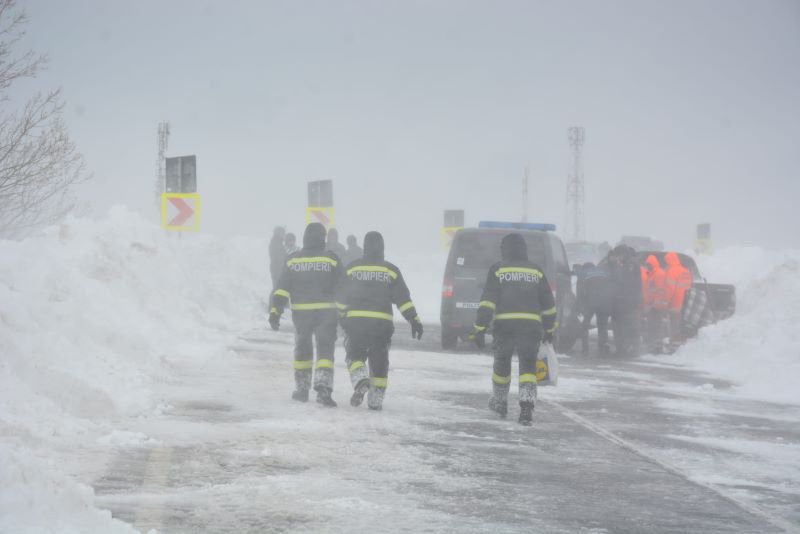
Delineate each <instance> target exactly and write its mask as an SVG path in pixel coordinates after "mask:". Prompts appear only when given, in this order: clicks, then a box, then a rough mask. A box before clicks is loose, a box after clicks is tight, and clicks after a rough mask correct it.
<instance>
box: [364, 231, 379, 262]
mask: <svg viewBox="0 0 800 534" xmlns="http://www.w3.org/2000/svg"><path fill="white" fill-rule="evenodd" d="M364 257H365V258H369V259H371V260H382V259H383V236H382V235H381V234H380V232H367V235H365V236H364Z"/></svg>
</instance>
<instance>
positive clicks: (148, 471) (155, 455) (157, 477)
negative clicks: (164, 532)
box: [133, 447, 172, 530]
mask: <svg viewBox="0 0 800 534" xmlns="http://www.w3.org/2000/svg"><path fill="white" fill-rule="evenodd" d="M171 460H172V447H156V448H154V449H152V450H151V451H150V454H148V455H147V463H146V464H145V466H144V473H143V474H142V494H143V495H144V498H145V499H148V498H149V497H150V495H152V496H153V497H152V498H151V499H149V501H150V502H147V501H146V502H144V503H140V504H139V506H138V507H137V508H136V514H135V515H134V521H133V526H134V527H135V528H139V529H142V528H143V527H142V526H141V524H142V523H145V524H151V525H153V527H152V528H154V529H156V530H160V529H162V528H163V527H164V525H163V516H164V506H163V503H162V502H161V500H160V499H158V498H157V497H156V495H157V494H158V492H159V491H163V490H164V489H166V488H168V487H169V467H170V462H171Z"/></svg>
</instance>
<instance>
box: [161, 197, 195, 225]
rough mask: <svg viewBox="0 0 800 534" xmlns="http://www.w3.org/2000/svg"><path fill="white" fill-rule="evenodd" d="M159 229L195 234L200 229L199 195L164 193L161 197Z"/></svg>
mask: <svg viewBox="0 0 800 534" xmlns="http://www.w3.org/2000/svg"><path fill="white" fill-rule="evenodd" d="M161 227H162V228H164V229H165V230H178V231H188V232H196V231H197V230H199V229H200V195H198V194H197V193H164V194H162V195H161Z"/></svg>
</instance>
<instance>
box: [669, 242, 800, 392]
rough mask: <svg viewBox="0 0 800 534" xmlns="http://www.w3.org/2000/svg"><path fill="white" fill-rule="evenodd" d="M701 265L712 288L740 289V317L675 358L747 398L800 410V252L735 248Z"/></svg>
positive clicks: (700, 338) (712, 328)
mask: <svg viewBox="0 0 800 534" xmlns="http://www.w3.org/2000/svg"><path fill="white" fill-rule="evenodd" d="M697 261H698V264H699V267H700V272H701V273H702V274H703V276H705V277H706V278H707V279H708V281H709V282H714V283H732V284H735V285H736V292H737V309H736V314H735V315H734V316H733V317H731V318H730V319H728V320H726V321H722V322H720V323H718V324H716V325H713V326H710V327H707V328H704V329H702V330H701V331H700V334H699V336H698V338H697V339H696V340H693V341H691V342H690V343H687V344H686V345H685V346H684V347H682V348H681V349H680V350H679V351H678V352H677V353H676V354H675V358H676V359H677V360H678V361H679V362H681V363H684V364H686V365H688V366H692V367H694V368H697V369H699V370H702V371H704V372H707V373H709V374H713V375H715V376H718V377H721V378H724V379H727V380H730V381H732V382H734V383H735V384H737V386H736V392H737V393H738V394H741V395H743V396H746V397H749V398H754V399H760V400H765V401H772V402H785V403H791V404H800V388H798V387H797V377H798V376H800V336H798V335H797V333H796V330H797V326H798V324H800V251H798V250H785V251H769V250H765V249H761V248H757V247H735V248H726V249H722V250H719V251H717V252H716V253H715V254H714V255H713V256H707V257H702V256H701V257H698V258H697Z"/></svg>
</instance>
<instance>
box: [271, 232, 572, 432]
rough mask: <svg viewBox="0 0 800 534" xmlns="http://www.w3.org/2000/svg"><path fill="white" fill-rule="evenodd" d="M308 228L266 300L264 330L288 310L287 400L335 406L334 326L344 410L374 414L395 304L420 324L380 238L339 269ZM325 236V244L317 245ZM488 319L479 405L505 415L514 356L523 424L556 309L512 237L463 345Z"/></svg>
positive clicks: (540, 275) (478, 336)
mask: <svg viewBox="0 0 800 534" xmlns="http://www.w3.org/2000/svg"><path fill="white" fill-rule="evenodd" d="M332 231H333V230H329V231H327V232H326V230H325V227H324V226H322V225H321V224H319V223H311V224H309V225H308V226H307V227H306V230H305V233H304V235H303V247H302V248H301V249H300V250H298V251H296V252H294V253H293V254H290V255H288V256H287V257H286V259H285V260H284V262H283V265H282V266H281V272H280V274H279V276H278V277H277V281H276V283H275V286H274V289H273V291H272V297H271V301H270V313H269V324H270V327H271V328H272V329H273V330H278V329H279V328H280V322H281V316H282V314H283V312H284V310H285V309H286V308H287V307H288V308H290V309H291V311H292V322H293V323H294V327H295V347H294V364H293V365H294V382H295V389H294V392H293V393H292V399H294V400H296V401H299V402H307V401H308V399H309V392H310V390H311V389H312V387H313V389H314V390H315V391H316V400H317V402H318V403H320V404H322V405H323V406H327V407H336V406H337V403H336V401H335V400H334V399H333V396H332V393H333V377H334V352H335V348H336V339H337V331H338V328H337V327H338V326H339V325H341V327H342V329H343V330H344V332H345V343H344V346H345V353H346V358H345V364H346V366H347V370H348V372H349V375H350V382H351V385H352V388H353V393H352V395H351V397H350V404H351V406H354V407H356V406H360V405H361V404H362V403H363V401H364V398H365V397H366V398H367V407H368V408H369V409H370V410H381V409H382V406H383V401H384V397H385V394H386V388H387V386H388V375H389V346H390V343H391V338H392V334H393V333H394V322H393V316H392V309H393V306H396V307H397V308H398V310H399V312H400V313H401V314H402V316H403V318H404V319H405V320H406V321H408V322H409V324H410V325H411V335H412V337H413V338H416V339H421V338H422V334H423V326H422V321H421V320H420V318H419V315H417V310H416V308H415V306H414V303H413V302H412V300H411V296H410V293H409V289H408V286H407V285H406V283H405V281H404V279H403V275H402V273H401V272H400V269H399V268H398V267H397V266H396V265H394V264H392V263H389V262H388V261H386V260H385V258H384V241H383V236H381V234H380V233H378V232H368V233H367V234H366V236H365V237H364V250H363V255H362V256H361V257H360V258H357V259H355V260H353V261H351V262H349V263H347V264H344V262H343V260H342V259H341V257H340V256H339V254H337V253H336V252H335V251H334V250H332V243H331V233H332ZM326 237H327V243H326ZM492 320H494V329H493V334H492V335H493V341H494V343H493V345H494V365H493V372H492V396H491V398H490V401H489V408H490V409H491V410H492V411H493V412H495V413H496V414H498V415H499V416H500V417H505V416H506V414H507V412H508V394H509V390H510V384H511V378H512V377H511V359H512V356H513V354H514V352H517V354H518V357H519V406H520V413H519V422H520V423H521V424H523V425H531V421H532V414H533V409H534V403H535V400H536V394H537V375H536V372H537V368H536V362H537V357H538V352H539V346H540V344H541V343H542V342H550V343H552V338H553V333H554V331H555V327H556V305H555V299H554V297H553V292H552V290H551V288H550V284H549V283H548V281H547V278H546V276H545V274H544V270H543V269H542V268H541V267H539V266H538V265H536V264H535V263H533V262H531V261H529V260H528V252H527V246H526V243H525V240H524V238H523V237H522V236H521V235H519V234H509V235H507V236H505V237H504V238H503V240H502V243H501V260H500V261H499V262H498V263H496V264H494V265H493V266H492V267H491V268H490V270H489V272H488V275H487V280H486V286H485V289H484V293H483V296H482V298H481V302H480V304H479V306H478V311H477V316H476V321H475V327H474V331H473V333H472V335H471V336H470V337H471V339H473V340H474V341H475V343H476V344H477V345H478V346H479V347H483V346H484V343H485V341H484V336H485V333H486V331H487V329H488V327H489V324H490V322H491V321H492Z"/></svg>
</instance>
